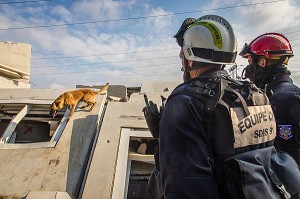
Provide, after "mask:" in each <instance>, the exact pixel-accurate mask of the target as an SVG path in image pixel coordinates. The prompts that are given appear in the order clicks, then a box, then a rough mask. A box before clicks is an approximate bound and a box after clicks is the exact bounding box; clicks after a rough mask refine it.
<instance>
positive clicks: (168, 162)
mask: <svg viewBox="0 0 300 199" xmlns="http://www.w3.org/2000/svg"><path fill="white" fill-rule="evenodd" d="M203 76H209V77H220V76H228V73H227V72H226V71H225V70H210V71H207V72H205V73H203V74H201V77H203ZM191 81H193V79H192V80H190V81H188V82H186V83H183V84H181V85H179V86H178V87H177V88H176V89H175V90H174V91H173V93H172V94H171V96H170V97H169V98H168V101H167V104H166V107H165V109H164V112H163V115H162V118H161V120H160V130H159V134H160V144H159V147H160V157H159V161H160V172H161V173H160V175H161V180H162V189H163V192H164V193H165V198H166V199H170V198H172V199H183V198H185V199H188V198H194V199H195V198H205V199H216V198H226V195H225V194H224V192H223V191H222V187H224V183H223V181H224V178H223V177H224V175H223V173H224V172H223V168H222V166H221V165H222V164H221V163H222V162H223V160H224V159H225V158H228V157H231V156H233V155H235V154H237V153H236V151H235V150H234V148H233V143H234V138H233V130H232V124H231V119H230V117H229V114H228V110H227V109H225V108H224V109H222V108H221V109H218V110H216V114H215V115H214V118H213V121H216V123H214V127H213V128H214V133H213V134H214V135H213V136H214V137H215V139H212V137H211V136H210V135H209V132H210V131H211V126H210V121H209V119H208V118H207V115H206V114H205V112H204V107H205V105H206V102H205V101H203V100H201V99H199V98H197V97H194V96H192V95H189V94H184V91H186V90H189V83H190V82H191ZM176 93H179V94H176ZM270 145H271V142H269V143H268V146H270ZM255 147H256V148H263V147H265V145H261V146H259V147H258V146H254V148H255ZM252 149H253V148H252ZM252 149H250V148H245V149H242V150H240V151H239V153H242V152H245V151H249V150H252ZM218 185H219V186H218ZM218 187H219V189H218Z"/></svg>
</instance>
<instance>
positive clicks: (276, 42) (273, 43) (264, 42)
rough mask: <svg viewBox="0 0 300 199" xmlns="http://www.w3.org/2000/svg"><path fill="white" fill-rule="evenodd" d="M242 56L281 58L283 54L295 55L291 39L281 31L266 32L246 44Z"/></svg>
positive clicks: (287, 55)
mask: <svg viewBox="0 0 300 199" xmlns="http://www.w3.org/2000/svg"><path fill="white" fill-rule="evenodd" d="M239 55H240V56H242V57H244V58H245V57H246V56H248V55H258V56H259V55H263V56H265V57H267V58H270V59H278V60H279V59H280V57H282V56H286V57H292V56H294V54H293V50H292V46H291V44H290V42H289V40H288V39H287V38H286V37H285V36H283V35H282V34H279V33H266V34H263V35H260V36H258V37H256V38H255V39H254V40H253V41H252V42H251V43H250V44H249V45H248V44H245V45H244V47H243V49H242V50H241V52H240V53H239Z"/></svg>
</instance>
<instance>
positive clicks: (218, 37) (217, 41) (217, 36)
mask: <svg viewBox="0 0 300 199" xmlns="http://www.w3.org/2000/svg"><path fill="white" fill-rule="evenodd" d="M196 25H201V26H204V27H205V28H207V29H208V30H209V31H210V32H211V35H212V36H213V40H214V45H215V46H216V47H217V48H219V49H222V45H223V42H222V34H221V32H220V30H219V29H218V27H217V26H216V25H215V24H213V23H210V22H207V21H196V22H195V23H193V24H192V25H191V26H190V27H192V26H196Z"/></svg>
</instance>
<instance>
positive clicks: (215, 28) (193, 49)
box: [182, 15, 237, 64]
mask: <svg viewBox="0 0 300 199" xmlns="http://www.w3.org/2000/svg"><path fill="white" fill-rule="evenodd" d="M182 50H183V53H184V56H185V58H186V59H188V60H194V61H199V62H205V63H213V64H233V63H234V62H235V58H236V54H237V41H236V37H235V35H234V32H233V30H232V27H231V25H230V24H229V22H228V21H227V20H226V19H224V18H222V17H220V16H217V15H205V16H203V17H200V18H199V19H197V20H196V21H195V22H194V23H193V24H191V25H190V26H189V27H188V29H187V30H186V31H185V33H184V35H183V47H182Z"/></svg>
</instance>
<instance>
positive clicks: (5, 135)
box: [0, 104, 32, 143]
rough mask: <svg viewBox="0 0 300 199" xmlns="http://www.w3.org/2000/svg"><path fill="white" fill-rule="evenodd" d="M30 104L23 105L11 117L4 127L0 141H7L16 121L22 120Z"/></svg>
mask: <svg viewBox="0 0 300 199" xmlns="http://www.w3.org/2000/svg"><path fill="white" fill-rule="evenodd" d="M31 107H32V105H31V104H30V105H25V106H24V108H23V109H22V110H21V111H20V112H19V113H18V114H17V115H16V116H14V117H13V119H12V120H11V121H10V123H9V125H8V126H7V127H6V130H5V131H4V133H3V136H2V138H1V141H0V143H8V142H9V140H10V137H11V135H12V133H13V132H14V130H15V128H16V126H17V125H18V123H19V122H20V121H21V120H22V118H23V117H24V116H25V115H26V114H27V113H28V112H29V111H30V109H31Z"/></svg>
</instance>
